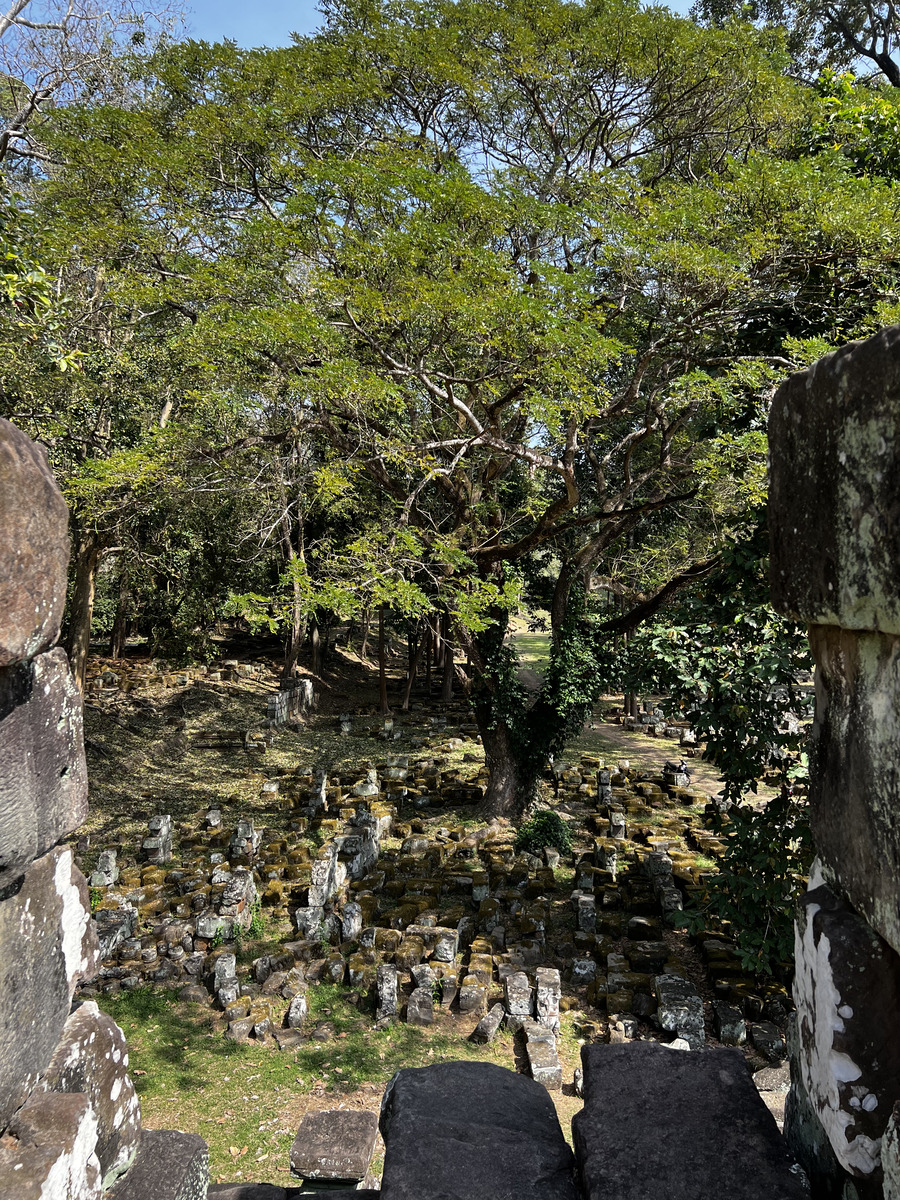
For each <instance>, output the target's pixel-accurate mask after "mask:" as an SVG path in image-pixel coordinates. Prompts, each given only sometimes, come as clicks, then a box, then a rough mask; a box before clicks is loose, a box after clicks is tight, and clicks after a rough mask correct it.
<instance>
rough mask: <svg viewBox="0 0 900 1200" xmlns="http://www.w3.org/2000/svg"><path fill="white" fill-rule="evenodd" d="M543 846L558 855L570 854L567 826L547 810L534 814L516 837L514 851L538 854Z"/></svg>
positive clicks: (569, 837)
mask: <svg viewBox="0 0 900 1200" xmlns="http://www.w3.org/2000/svg"><path fill="white" fill-rule="evenodd" d="M545 846H553V847H554V848H555V849H557V850H558V851H559V852H560V854H571V852H572V835H571V834H570V833H569V826H568V825H567V823H566V822H565V821H564V820H563V819H562V817H561V816H559V814H558V813H555V812H552V811H551V810H550V809H549V808H548V809H544V810H543V811H542V812H539V813H535V815H534V816H533V817H532V818H531V820H530V821H526V822H525V824H524V825H523V826H522V828H521V829H520V830H519V832H518V834H517V835H516V849H517V850H520V851H521V850H524V851H525V852H526V854H540V852H541V851H542V850H543V849H544V847H545Z"/></svg>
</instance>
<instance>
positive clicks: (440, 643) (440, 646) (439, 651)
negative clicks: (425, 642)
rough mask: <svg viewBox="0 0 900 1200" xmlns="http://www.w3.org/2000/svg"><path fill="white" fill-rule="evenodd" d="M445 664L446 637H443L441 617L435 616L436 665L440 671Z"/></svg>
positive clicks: (436, 668)
mask: <svg viewBox="0 0 900 1200" xmlns="http://www.w3.org/2000/svg"><path fill="white" fill-rule="evenodd" d="M443 665H444V639H443V638H442V637H441V618H440V617H435V618H434V667H435V670H436V671H440V670H441V668H442V667H443Z"/></svg>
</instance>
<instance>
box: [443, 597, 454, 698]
mask: <svg viewBox="0 0 900 1200" xmlns="http://www.w3.org/2000/svg"><path fill="white" fill-rule="evenodd" d="M448 626H449V618H447V619H446V622H445V625H444V637H443V639H442V644H443V647H444V675H443V678H442V680H441V700H442V701H443V702H444V703H445V704H449V703H450V701H451V700H452V699H453V646H452V645H451V643H450V636H449V635H450V630H449V628H448Z"/></svg>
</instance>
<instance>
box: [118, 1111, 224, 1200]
mask: <svg viewBox="0 0 900 1200" xmlns="http://www.w3.org/2000/svg"><path fill="white" fill-rule="evenodd" d="M208 1187H209V1151H208V1150H207V1147H206V1142H204V1140H203V1138H202V1137H198V1136H197V1134H195V1133H180V1132H178V1131H177V1130H175V1129H145V1130H143V1132H142V1133H141V1140H140V1144H139V1146H138V1152H137V1158H136V1159H135V1161H134V1165H133V1166H132V1167H131V1169H130V1170H129V1172H128V1174H127V1175H125V1176H124V1177H123V1178H122V1179H121V1180H120V1181H119V1183H117V1184H116V1186H115V1187H113V1188H111V1189H110V1190H109V1191H108V1192H107V1193H106V1200H206V1197H207V1189H208Z"/></svg>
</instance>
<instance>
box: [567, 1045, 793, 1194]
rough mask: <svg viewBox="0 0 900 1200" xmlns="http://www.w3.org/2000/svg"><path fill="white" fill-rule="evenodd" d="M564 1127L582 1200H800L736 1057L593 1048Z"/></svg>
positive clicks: (771, 1122) (585, 1054)
mask: <svg viewBox="0 0 900 1200" xmlns="http://www.w3.org/2000/svg"><path fill="white" fill-rule="evenodd" d="M581 1058H582V1063H583V1064H584V1097H585V1104H584V1109H583V1110H582V1112H580V1113H578V1114H577V1115H576V1116H575V1117H574V1118H573V1120H572V1132H573V1134H574V1141H575V1155H576V1158H577V1159H578V1169H579V1172H580V1174H581V1180H582V1187H583V1192H584V1196H585V1197H586V1200H647V1198H648V1197H651V1196H665V1200H721V1198H722V1197H725V1196H727V1197H728V1200H804V1198H805V1200H808V1193H807V1192H806V1191H805V1190H804V1187H803V1185H802V1184H801V1182H800V1179H799V1177H798V1176H797V1175H795V1174H793V1173H792V1170H791V1167H792V1163H791V1159H790V1157H789V1155H788V1153H787V1150H786V1148H785V1146H784V1142H783V1140H782V1138H781V1135H780V1134H779V1132H778V1126H777V1125H776V1124H775V1119H774V1117H773V1116H772V1114H771V1113H770V1112H769V1110H768V1109H767V1108H766V1106H765V1104H764V1103H763V1101H762V1099H761V1098H760V1095H759V1093H758V1092H757V1090H756V1088H755V1087H754V1086H753V1081H752V1079H751V1078H750V1075H749V1073H748V1071H747V1068H746V1066H745V1065H744V1059H743V1056H742V1055H741V1053H740V1051H738V1050H708V1051H699V1052H696V1053H693V1054H677V1053H675V1052H673V1051H671V1050H666V1049H665V1048H664V1047H662V1046H659V1045H657V1044H656V1043H655V1042H631V1043H628V1044H626V1045H610V1046H605V1045H597V1044H595V1045H591V1046H585V1047H584V1048H583V1049H582V1052H581Z"/></svg>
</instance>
